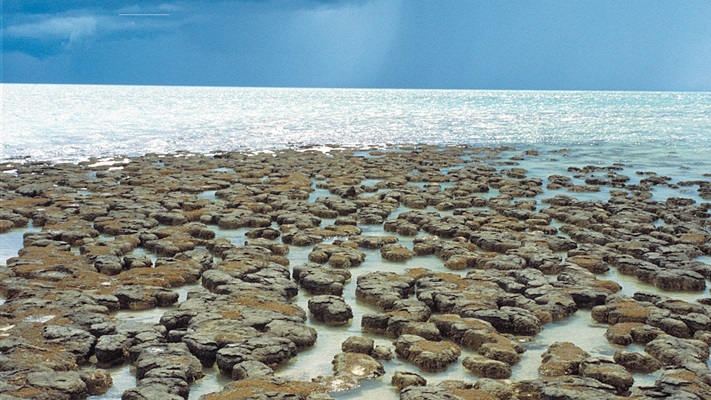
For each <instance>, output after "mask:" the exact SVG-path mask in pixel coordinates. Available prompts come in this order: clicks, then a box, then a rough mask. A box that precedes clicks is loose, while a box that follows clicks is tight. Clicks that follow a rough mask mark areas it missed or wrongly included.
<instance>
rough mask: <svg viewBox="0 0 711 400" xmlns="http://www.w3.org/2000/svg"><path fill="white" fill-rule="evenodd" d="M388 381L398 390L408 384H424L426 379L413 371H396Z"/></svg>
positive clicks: (408, 385) (400, 390)
mask: <svg viewBox="0 0 711 400" xmlns="http://www.w3.org/2000/svg"><path fill="white" fill-rule="evenodd" d="M390 383H391V384H392V385H393V386H395V387H396V388H397V391H398V392H402V390H403V389H405V388H407V387H410V386H426V385H427V380H426V379H425V378H423V377H422V376H420V375H418V374H416V373H414V372H400V371H398V372H396V373H395V374H393V377H392V379H391V380H390Z"/></svg>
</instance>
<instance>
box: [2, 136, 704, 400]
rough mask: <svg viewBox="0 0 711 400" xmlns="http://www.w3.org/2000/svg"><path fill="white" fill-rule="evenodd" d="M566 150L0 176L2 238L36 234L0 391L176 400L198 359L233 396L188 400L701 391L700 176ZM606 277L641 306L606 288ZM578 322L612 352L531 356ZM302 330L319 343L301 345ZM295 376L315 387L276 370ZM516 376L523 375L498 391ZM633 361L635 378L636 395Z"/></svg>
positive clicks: (12, 263) (459, 150)
mask: <svg viewBox="0 0 711 400" xmlns="http://www.w3.org/2000/svg"><path fill="white" fill-rule="evenodd" d="M563 157H565V153H564V151H563V150H562V149H561V150H560V151H559V152H552V151H539V150H536V149H535V146H531V147H529V148H523V149H516V148H514V147H499V148H484V147H477V146H472V145H454V146H437V145H411V146H402V145H395V146H393V147H390V148H387V149H374V148H369V149H354V148H342V149H338V148H337V146H335V145H326V146H325V147H321V148H320V149H317V148H302V149H300V150H298V149H285V150H278V151H273V152H270V153H266V152H258V153H256V154H251V155H250V154H247V153H243V152H216V153H214V154H211V155H206V154H198V153H187V152H186V153H177V154H166V155H158V154H146V155H143V156H139V157H125V158H124V157H122V156H120V157H114V160H115V161H117V162H116V163H114V162H110V161H111V160H109V159H99V158H94V159H91V160H88V161H83V162H79V163H74V164H72V163H56V164H52V163H48V162H29V163H25V164H22V163H7V164H6V165H10V164H12V166H11V167H4V168H10V169H11V170H14V171H13V173H7V172H6V171H7V170H5V171H4V172H6V173H3V174H0V190H2V192H3V198H4V199H5V200H0V228H1V229H0V232H2V234H0V240H2V237H3V236H2V235H3V234H5V233H6V232H13V231H18V230H22V229H24V227H26V226H27V225H28V224H29V223H32V224H33V225H34V226H35V227H37V228H41V229H42V230H41V231H40V232H33V233H29V234H27V235H25V237H24V240H23V246H24V247H23V248H22V249H18V250H19V254H18V257H13V258H11V259H10V260H8V261H7V265H6V266H5V267H2V266H0V278H2V280H1V282H0V293H2V296H3V297H4V298H5V302H4V303H3V304H0V347H2V349H3V354H4V357H6V358H7V360H8V362H9V363H10V364H9V365H14V366H15V369H12V368H11V369H9V370H8V371H7V375H6V376H7V378H2V379H3V382H4V383H3V385H2V386H0V393H4V394H8V395H11V396H16V397H21V398H22V397H27V396H30V397H32V396H35V397H33V398H57V399H59V398H67V399H69V398H71V399H74V398H86V397H87V396H88V397H89V398H95V399H101V398H102V397H100V396H101V393H102V392H103V391H105V390H107V389H108V387H109V385H110V383H111V377H110V375H108V374H107V373H106V372H105V371H104V369H103V368H108V367H110V366H115V365H122V364H123V365H127V364H131V365H134V366H135V367H136V382H134V384H135V385H136V387H126V388H125V390H126V391H125V393H124V394H123V396H124V397H123V398H125V399H133V398H140V396H144V397H145V396H163V397H166V398H170V396H180V397H184V398H188V396H189V392H190V388H191V385H192V384H193V382H195V381H196V380H200V379H204V378H202V377H203V374H204V372H203V371H204V370H205V368H214V367H213V366H214V365H217V367H218V369H219V370H220V371H221V374H222V375H223V376H224V377H232V378H233V379H235V381H234V382H233V383H231V384H229V385H227V386H226V387H225V388H224V389H222V391H221V392H218V393H213V394H205V395H204V399H205V400H217V399H227V398H234V397H235V396H238V395H239V396H242V395H245V396H258V395H260V394H266V393H272V392H279V393H292V394H293V395H294V396H295V398H304V399H306V398H310V399H325V398H329V397H328V395H327V393H331V395H332V397H334V398H347V396H349V394H350V395H352V394H356V395H358V396H360V395H367V394H368V393H370V394H372V395H377V396H386V397H387V398H398V397H399V398H402V399H414V398H422V397H423V396H425V397H428V398H445V396H459V397H460V398H471V397H472V396H474V397H477V396H478V397H481V396H489V397H492V396H493V397H499V398H501V397H500V396H504V395H505V394H506V393H509V394H510V395H513V394H514V393H515V394H516V395H518V396H549V395H553V393H557V395H560V393H562V392H561V391H563V392H565V395H570V396H583V395H587V396H592V397H596V398H617V397H620V396H627V395H631V396H640V397H641V396H647V395H648V396H652V395H657V394H665V395H681V394H685V395H688V396H697V397H698V398H702V397H703V396H704V395H706V394H708V393H711V385H709V384H708V383H707V382H706V381H705V379H707V377H708V376H709V371H708V364H707V363H708V358H709V357H708V356H709V354H708V346H709V344H711V307H709V305H711V298H709V296H708V279H709V277H711V264H709V263H708V260H709V259H708V256H710V255H711V245H710V244H709V241H710V240H711V234H710V233H709V227H710V224H709V214H708V209H709V208H711V203H709V201H711V179H709V178H708V176H705V177H703V179H691V180H689V179H687V177H685V176H684V175H685V174H684V173H683V170H681V171H680V173H679V175H681V177H675V176H666V175H661V174H658V173H657V172H654V171H650V170H636V168H635V167H634V166H630V165H627V164H610V165H605V164H601V163H598V164H595V165H592V164H587V165H586V164H584V163H582V164H580V165H577V166H566V165H570V164H575V162H576V160H573V159H569V158H564V160H565V162H564V163H561V162H560V161H559V158H563ZM127 160H128V162H126V161H127ZM551 165H552V166H551ZM531 166H532V168H531ZM524 167H529V168H524ZM529 169H530V170H529ZM541 171H545V172H546V173H545V175H544V176H539V175H540V173H541ZM551 171H554V172H555V173H552V172H551ZM680 178H683V179H680ZM234 242H238V243H239V244H235V243H234ZM3 261H4V260H3ZM422 265H424V267H422ZM610 270H613V271H615V272H616V273H617V274H621V275H625V276H633V277H635V278H636V280H638V281H640V282H642V283H645V284H647V285H646V286H645V293H635V294H634V295H632V296H626V295H621V294H619V293H617V292H619V291H620V289H621V287H620V285H619V284H618V283H617V282H614V281H610V280H606V279H604V277H603V275H605V274H606V273H607V271H610ZM625 282H626V283H625V284H628V283H629V284H634V283H632V282H630V280H629V279H628V280H626V281H625ZM195 284H199V285H200V286H199V287H198V288H197V289H195V290H193V291H191V292H190V293H188V295H187V299H183V298H182V296H179V295H178V292H177V291H176V289H178V288H180V287H182V286H185V285H195ZM677 292H684V293H687V294H688V293H691V294H694V293H697V294H698V295H699V296H700V297H701V296H703V297H702V300H700V301H697V302H693V301H690V300H691V299H690V298H691V297H693V295H689V296H684V298H687V299H689V301H686V300H674V295H675V293H677ZM162 307H163V308H162ZM164 307H169V308H164ZM164 309H165V310H166V311H165V312H164V313H163V314H162V315H161V316H160V318H159V320H158V322H157V323H134V322H132V323H127V322H122V321H121V320H117V319H115V318H113V317H112V315H113V314H114V313H115V312H116V311H118V310H134V311H136V312H142V311H141V310H159V312H160V310H164ZM577 310H591V311H590V315H591V319H592V320H593V321H589V322H593V323H595V324H598V325H599V327H600V328H599V329H602V328H603V327H605V333H604V336H605V338H606V339H607V341H608V342H610V348H609V349H606V350H604V351H602V352H601V353H599V354H592V353H594V352H593V351H591V350H589V349H584V348H583V347H584V346H585V343H578V342H576V343H575V344H573V343H570V344H569V345H568V344H555V343H550V344H549V345H548V348H546V349H541V350H536V351H534V350H533V348H534V347H535V344H536V342H537V339H536V337H537V336H538V335H539V334H540V333H541V332H542V330H545V329H546V327H547V326H548V327H551V326H553V325H555V324H556V323H557V322H561V321H566V320H567V319H568V318H570V317H571V316H572V315H574V314H575V313H576V312H577ZM585 312H587V311H585ZM551 324H553V325H551ZM319 334H321V335H324V337H325V335H337V336H336V337H337V338H338V340H335V339H332V340H330V343H331V345H330V347H328V348H327V349H324V350H319V349H320V348H319V345H320V342H319V339H318V338H319ZM564 336H565V335H564ZM596 337H597V338H599V335H596ZM556 338H557V336H556ZM576 339H579V338H576V336H575V335H571V336H570V340H571V341H575V340H576ZM556 340H557V339H556ZM322 341H323V340H322ZM341 342H344V343H343V345H342V347H339V346H338V344H339V343H341ZM628 346H629V348H634V349H635V351H628V350H626V348H627V347H628ZM28 348H29V349H33V350H32V351H30V352H28V351H26V349H28ZM314 349H315V350H317V351H316V354H315V355H309V354H312V353H314V351H313V350H314ZM610 349H612V350H610ZM321 352H324V354H328V355H329V357H325V358H324V357H322V355H321V354H319V353H321ZM527 353H529V355H530V354H531V353H536V354H542V353H544V354H545V355H546V356H545V357H544V358H543V361H544V362H543V364H541V360H540V359H538V360H535V359H531V357H528V356H527ZM611 354H614V357H613V356H612V355H611ZM300 357H301V358H300ZM300 359H304V360H307V361H303V362H300ZM331 360H333V369H332V370H331V371H330V373H328V372H329V371H325V372H324V371H323V368H328V367H330V365H331ZM324 362H325V367H324V365H322V364H324ZM308 364H311V367H313V369H314V370H313V372H314V373H318V375H313V376H309V379H306V380H298V379H292V378H290V377H292V376H294V371H295V370H301V369H303V368H309V365H308ZM317 365H320V366H317ZM519 365H527V366H528V367H526V368H528V371H529V373H528V375H529V376H530V375H531V374H530V370H531V369H532V368H536V369H537V370H538V375H539V377H537V378H528V379H525V380H517V377H516V371H517V368H519V367H517V366H519ZM650 365H654V366H657V367H658V368H657V369H655V370H654V371H656V372H654V373H655V374H657V375H654V376H657V378H656V379H655V382H654V384H652V385H646V384H645V385H643V386H640V385H637V384H635V383H634V382H635V380H638V381H644V379H643V377H642V375H640V369H643V368H645V367H648V366H650ZM319 368H321V369H319ZM519 369H520V368H519ZM644 372H645V373H649V372H652V371H644ZM213 373H214V372H213ZM533 375H535V373H534V374H533ZM449 377H457V379H458V380H457V381H448V379H450V378H449ZM467 378H469V379H467ZM390 380H391V381H392V384H391V382H390ZM425 383H426V384H425ZM124 384H125V383H124ZM193 386H194V385H193ZM359 387H362V389H358V388H359ZM396 388H397V389H396ZM216 389H221V388H216ZM42 396H44V397H42ZM190 398H194V397H190ZM201 398H203V397H201ZM379 398H380V397H379ZM383 398H385V397H383ZM691 398H693V397H691Z"/></svg>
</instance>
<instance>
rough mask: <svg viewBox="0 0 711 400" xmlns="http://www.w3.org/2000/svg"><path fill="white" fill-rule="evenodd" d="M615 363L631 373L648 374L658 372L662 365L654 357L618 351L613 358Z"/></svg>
mask: <svg viewBox="0 0 711 400" xmlns="http://www.w3.org/2000/svg"><path fill="white" fill-rule="evenodd" d="M613 359H614V360H615V362H616V363H617V364H619V365H621V366H623V367H625V368H626V369H627V370H628V371H630V372H637V373H642V374H648V373H650V372H654V371H657V370H658V369H660V368H661V367H662V364H661V363H660V362H659V361H658V360H657V359H656V358H654V357H651V356H649V355H647V354H640V353H636V352H633V351H625V350H618V351H616V352H615V355H614V357H613Z"/></svg>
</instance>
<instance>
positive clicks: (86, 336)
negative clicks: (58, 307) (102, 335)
mask: <svg viewBox="0 0 711 400" xmlns="http://www.w3.org/2000/svg"><path fill="white" fill-rule="evenodd" d="M43 336H44V338H45V340H46V341H47V342H49V343H57V344H61V345H62V347H64V349H65V350H66V351H68V352H70V353H72V354H74V356H75V357H76V359H77V364H83V363H85V362H87V361H88V360H89V357H90V356H91V354H92V353H93V350H94V345H95V344H96V337H94V335H92V334H91V333H89V332H87V331H85V330H82V329H76V328H72V327H67V326H56V325H48V326H45V327H44V329H43Z"/></svg>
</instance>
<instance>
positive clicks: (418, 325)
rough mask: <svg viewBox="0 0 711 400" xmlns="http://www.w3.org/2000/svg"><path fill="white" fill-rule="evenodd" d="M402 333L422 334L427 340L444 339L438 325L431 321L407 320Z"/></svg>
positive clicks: (401, 329) (401, 330)
mask: <svg viewBox="0 0 711 400" xmlns="http://www.w3.org/2000/svg"><path fill="white" fill-rule="evenodd" d="M400 333H401V334H408V335H416V336H420V337H423V338H425V339H427V340H434V341H439V340H442V335H441V334H440V331H439V329H438V328H437V325H435V324H433V323H431V322H415V321H413V322H407V323H405V324H404V325H402V327H401V328H400Z"/></svg>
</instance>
